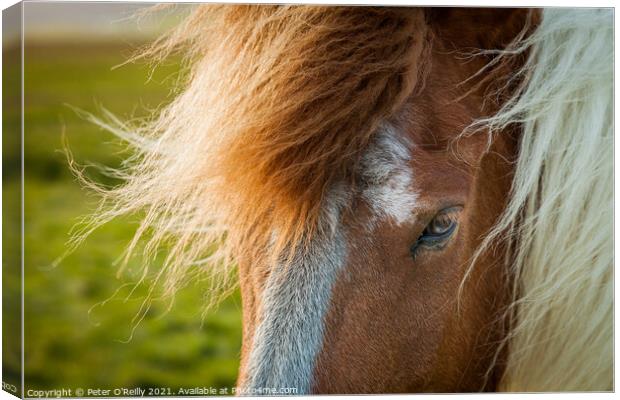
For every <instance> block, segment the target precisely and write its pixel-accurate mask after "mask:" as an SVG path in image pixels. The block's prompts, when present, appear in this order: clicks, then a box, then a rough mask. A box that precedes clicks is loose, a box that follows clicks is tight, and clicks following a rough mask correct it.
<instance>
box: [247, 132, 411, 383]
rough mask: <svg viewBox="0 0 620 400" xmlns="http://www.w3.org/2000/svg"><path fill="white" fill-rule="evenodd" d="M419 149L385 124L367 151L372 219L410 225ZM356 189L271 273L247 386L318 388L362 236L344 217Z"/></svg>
mask: <svg viewBox="0 0 620 400" xmlns="http://www.w3.org/2000/svg"><path fill="white" fill-rule="evenodd" d="M411 151H412V143H410V142H409V141H408V140H407V139H406V138H405V137H404V135H401V134H400V132H398V131H397V129H396V128H394V127H393V126H389V125H385V126H383V127H382V128H381V129H380V130H379V131H378V133H377V136H376V138H375V140H374V141H373V143H372V144H371V145H370V146H369V147H368V149H367V151H366V153H365V154H364V155H363V157H362V161H361V163H360V169H359V171H358V175H359V177H360V179H361V181H362V187H363V188H362V189H361V191H360V193H359V195H361V197H362V198H363V199H364V200H365V202H366V203H367V204H368V205H369V206H370V207H369V209H370V210H371V214H372V216H371V220H373V221H381V220H384V219H390V220H391V221H393V222H395V223H397V224H402V223H405V222H406V221H408V220H409V219H410V218H411V216H412V210H413V208H414V206H415V202H416V199H417V194H416V193H415V191H414V190H413V189H412V186H413V171H412V167H411V163H410V160H411V154H412V152H411ZM352 190H353V189H351V188H350V187H348V186H346V185H343V184H336V185H334V187H332V189H331V190H330V192H329V194H328V196H327V197H328V199H327V201H326V202H325V205H324V210H323V213H324V216H325V218H324V219H323V222H324V223H325V224H327V225H329V229H323V230H321V231H322V234H320V235H317V236H316V237H315V238H313V239H312V241H311V245H310V246H309V247H308V249H307V250H306V251H305V252H304V253H303V254H299V255H297V256H296V257H295V258H294V259H293V260H292V262H291V263H290V265H277V266H275V267H274V268H272V270H271V273H270V274H269V275H268V277H267V282H266V284H265V289H264V291H263V293H262V299H261V303H262V307H261V314H262V315H261V317H260V322H259V324H258V327H257V330H256V333H255V336H254V343H253V346H252V347H253V348H252V349H251V352H250V356H249V358H248V366H247V380H246V382H245V383H244V385H245V386H246V387H247V388H257V387H288V386H291V385H293V386H295V387H297V389H298V390H299V392H300V393H305V392H308V391H310V390H311V388H312V384H313V374H314V369H315V364H316V359H317V357H318V355H319V353H320V351H321V349H322V346H323V339H324V338H323V335H324V331H325V326H324V324H325V316H326V315H327V312H328V309H329V307H330V302H331V298H332V290H333V287H334V285H335V282H336V280H337V278H338V276H339V274H340V272H341V271H343V270H344V269H345V268H346V264H347V258H348V247H349V244H350V243H348V242H350V241H351V240H354V238H353V237H352V236H351V235H350V233H349V232H347V229H346V227H345V225H344V224H343V223H342V218H341V217H342V211H343V208H344V207H346V205H347V200H350V199H351V197H352V196H353V194H352V193H351V191H352ZM371 222H372V221H371ZM368 228H369V229H373V228H372V226H369V227H368Z"/></svg>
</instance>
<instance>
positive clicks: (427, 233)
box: [410, 207, 458, 258]
mask: <svg viewBox="0 0 620 400" xmlns="http://www.w3.org/2000/svg"><path fill="white" fill-rule="evenodd" d="M455 211H456V209H455V208H454V207H452V208H448V209H444V210H442V211H440V212H439V213H438V214H437V215H436V216H435V217H433V219H432V220H431V221H430V222H429V224H428V225H427V226H426V227H425V228H424V230H423V231H422V234H421V235H420V237H418V239H417V240H416V241H415V243H414V244H413V245H412V246H411V249H410V250H411V255H412V256H413V257H414V258H415V256H416V254H417V252H418V250H419V249H420V247H426V248H429V249H441V248H442V247H443V246H444V245H445V243H446V242H447V240H448V239H449V238H450V237H451V236H452V234H453V233H454V231H455V230H456V228H457V225H458V223H457V218H456V217H457V216H456V213H455ZM436 223H440V225H446V223H448V225H447V227H446V228H445V229H444V230H443V231H442V232H440V233H434V232H433V230H436V229H435V228H437V226H434V224H436Z"/></svg>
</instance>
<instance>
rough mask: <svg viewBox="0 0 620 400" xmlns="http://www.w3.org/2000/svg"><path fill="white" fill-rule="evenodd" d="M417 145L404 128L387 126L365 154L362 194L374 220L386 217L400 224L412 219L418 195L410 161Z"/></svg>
mask: <svg viewBox="0 0 620 400" xmlns="http://www.w3.org/2000/svg"><path fill="white" fill-rule="evenodd" d="M414 148H415V145H414V143H413V141H412V140H411V139H410V138H409V137H407V136H406V135H405V134H404V133H403V132H402V131H401V130H399V129H398V128H397V127H395V126H393V125H384V126H383V127H382V128H381V129H380V130H379V132H378V133H377V137H376V138H375V141H374V142H373V143H372V145H371V146H369V148H368V150H367V151H366V153H365V154H364V156H363V157H362V162H361V171H360V175H361V177H362V181H363V182H364V185H363V190H362V197H363V199H364V200H365V201H366V203H367V204H369V205H370V207H371V209H372V218H371V219H372V220H373V221H376V220H378V219H386V218H387V219H390V220H391V222H394V223H396V224H397V225H401V224H403V223H406V222H409V221H410V220H411V219H412V218H413V215H414V211H415V208H416V204H417V202H418V198H419V194H418V190H417V189H416V185H415V179H414V166H413V164H412V162H411V161H412V157H413V151H414Z"/></svg>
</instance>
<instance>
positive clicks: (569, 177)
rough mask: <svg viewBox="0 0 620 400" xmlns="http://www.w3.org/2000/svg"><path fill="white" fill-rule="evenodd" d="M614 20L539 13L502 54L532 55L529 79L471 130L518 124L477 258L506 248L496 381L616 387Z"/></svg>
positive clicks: (525, 73) (536, 386)
mask: <svg viewBox="0 0 620 400" xmlns="http://www.w3.org/2000/svg"><path fill="white" fill-rule="evenodd" d="M612 17H613V12H612V11H611V10H605V9H599V10H575V9H545V10H543V12H542V20H541V23H540V25H539V26H538V27H537V29H536V31H535V32H534V33H533V34H532V35H530V36H528V37H527V38H525V39H523V40H521V41H519V42H518V43H516V45H515V46H514V47H513V48H511V49H510V52H508V53H507V54H506V55H505V56H506V57H511V56H513V55H515V54H528V59H527V62H526V64H525V66H524V67H523V68H522V69H521V70H520V71H517V72H516V73H517V74H518V75H519V76H521V77H525V78H526V80H525V81H524V82H525V84H524V85H522V86H521V87H520V88H519V89H518V90H517V93H516V94H515V95H514V96H513V97H512V98H511V99H510V100H509V101H508V102H507V103H506V104H505V105H504V106H503V108H502V109H501V110H500V112H499V113H497V114H496V115H494V116H493V117H491V118H488V119H484V120H481V121H478V122H477V123H476V124H475V125H474V126H472V127H471V128H472V129H471V130H474V131H475V130H478V129H485V130H486V129H489V130H490V131H491V132H492V133H493V132H499V131H502V130H504V129H506V128H509V127H512V126H515V125H517V126H520V127H521V130H522V136H521V141H520V149H519V158H518V161H517V165H516V170H515V176H514V178H513V187H512V191H511V196H510V199H509V202H508V206H507V208H506V210H505V211H504V213H503V215H502V216H501V217H500V219H499V222H498V223H497V224H496V226H495V227H494V229H493V230H492V231H491V232H490V234H489V235H488V236H487V237H486V238H485V240H484V242H483V245H482V246H481V247H480V249H479V251H478V252H477V254H476V256H475V257H474V259H475V258H476V257H478V256H480V255H481V254H482V253H483V251H485V250H486V249H488V247H489V246H491V245H493V244H494V243H497V242H498V241H503V242H504V243H506V244H507V245H508V247H509V248H510V249H511V251H510V253H509V256H508V257H507V258H506V261H507V263H506V267H507V269H508V270H509V271H510V278H511V279H512V280H513V282H514V289H513V302H512V305H511V306H510V308H509V310H508V317H509V320H510V322H509V324H510V333H509V335H508V337H507V338H506V340H505V342H504V343H503V346H507V349H508V358H507V364H506V365H505V372H504V376H503V379H502V381H501V384H500V388H501V389H502V390H507V391H587V390H597V391H603V390H612V388H613V326H612V324H613V279H612V273H613V270H612V268H613V225H612V224H613V182H612V177H613V118H612V117H613V97H612V88H613V85H612V82H613V74H612V66H613V18H612ZM471 130H470V131H471ZM503 346H502V347H503Z"/></svg>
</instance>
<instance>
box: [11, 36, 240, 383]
mask: <svg viewBox="0 0 620 400" xmlns="http://www.w3.org/2000/svg"><path fill="white" fill-rule="evenodd" d="M130 53H131V47H130V46H126V45H122V46H121V45H111V44H106V43H93V44H88V45H85V44H82V45H74V44H69V43H67V44H55V45H43V44H32V45H28V46H27V47H26V50H25V165H26V167H25V168H26V172H25V365H24V367H25V377H26V390H28V389H55V388H63V387H65V388H76V387H81V388H103V389H113V388H118V387H136V386H140V387H143V388H147V387H169V388H172V389H176V388H191V387H195V386H201V387H202V386H207V387H208V386H213V387H230V386H233V385H234V382H235V379H236V373H237V368H238V359H239V351H240V344H241V312H240V311H241V304H240V299H239V294H238V293H237V292H236V293H235V294H234V295H233V296H231V297H229V298H227V299H226V300H224V301H223V302H222V303H221V304H220V306H219V307H218V308H217V309H215V310H213V311H211V312H210V313H208V314H207V316H206V317H205V318H204V319H203V318H202V316H201V313H202V311H203V304H204V303H205V296H208V295H209V293H208V292H207V290H208V287H207V285H206V284H204V283H196V284H195V285H191V286H189V287H187V288H185V289H183V290H181V291H180V292H179V293H178V295H177V297H176V300H175V303H174V305H173V307H172V309H171V310H170V311H168V312H167V311H166V310H167V308H168V303H167V302H163V301H162V302H156V303H155V304H154V305H153V307H152V308H151V309H150V311H149V312H148V313H147V315H146V317H145V318H144V320H143V321H142V322H141V323H140V324H139V325H138V326H137V327H136V329H135V331H134V332H133V335H132V326H133V325H132V324H133V323H132V319H133V318H134V316H135V315H136V314H137V313H138V311H139V308H140V305H141V303H142V300H143V299H144V296H145V295H146V292H147V290H148V285H142V286H140V287H138V288H137V290H135V292H134V293H133V294H132V295H131V296H130V297H129V298H128V296H129V294H130V290H131V289H132V285H131V283H132V282H135V281H136V280H137V278H138V276H139V273H140V270H139V268H138V265H139V261H140V260H139V259H138V258H136V259H133V260H132V261H131V263H130V265H129V269H128V270H127V272H126V273H124V274H122V276H120V277H117V276H116V274H117V267H116V266H115V265H114V262H115V260H116V259H117V258H118V257H119V256H120V255H121V253H122V251H123V249H124V247H125V245H126V244H127V243H128V241H129V240H130V239H131V237H132V234H133V231H134V229H135V228H136V221H135V218H134V219H133V220H132V219H131V218H126V219H119V220H117V221H113V222H112V223H109V224H108V225H106V226H104V227H103V228H101V229H100V230H98V231H96V232H95V233H94V234H93V235H92V236H91V237H90V238H89V239H88V240H87V242H86V243H84V244H83V245H82V246H81V247H79V248H78V249H77V251H75V252H74V253H73V254H71V255H69V256H68V257H67V258H66V259H64V260H63V261H62V263H61V264H60V265H58V266H57V267H55V268H51V266H50V265H51V263H52V262H53V261H54V260H55V259H56V258H57V257H59V256H61V255H62V254H63V252H64V251H65V249H66V241H67V240H68V239H69V235H68V233H69V231H70V229H71V227H72V226H73V225H74V224H75V223H76V222H77V220H78V219H79V218H80V217H82V216H84V215H86V214H88V213H89V212H91V211H92V210H93V209H94V206H95V204H96V199H95V198H94V197H93V196H91V195H89V194H88V192H87V191H85V190H84V189H82V188H81V187H80V185H79V184H78V183H77V182H76V181H75V179H74V178H73V176H72V175H71V173H70V172H69V170H68V168H67V162H66V160H65V156H64V154H63V153H62V151H61V149H62V133H63V132H64V133H65V135H66V138H67V140H68V143H69V147H70V149H71V151H72V153H73V156H74V158H75V160H76V161H77V162H80V163H89V162H92V163H98V164H104V165H108V166H113V167H114V166H118V165H119V163H120V161H121V160H122V158H123V156H124V155H125V156H126V153H121V152H120V150H121V149H122V146H121V145H120V143H119V141H118V140H117V139H116V138H114V137H113V136H112V135H111V134H109V133H107V132H104V131H102V130H100V129H99V128H97V127H95V126H93V125H92V124H90V123H88V122H86V121H84V120H83V119H82V118H80V117H79V116H78V115H77V114H76V113H75V112H74V111H73V110H72V109H71V108H70V107H69V106H67V105H70V106H73V107H77V108H80V109H83V110H86V111H89V112H93V113H94V114H97V113H99V112H100V111H99V110H98V107H100V106H101V107H105V108H106V109H108V110H110V111H111V112H113V113H114V114H116V115H117V116H119V117H121V118H122V119H129V118H136V117H141V116H144V115H145V114H146V112H147V110H149V109H154V108H156V107H158V106H160V105H161V104H163V103H165V102H166V101H167V100H169V98H170V94H171V88H172V87H173V86H174V85H173V84H174V82H175V79H176V78H177V77H178V73H177V68H178V66H177V65H176V64H175V63H174V62H172V63H170V64H168V65H163V66H160V67H158V68H157V69H156V70H155V74H154V75H153V77H152V79H150V80H149V81H148V82H147V78H148V75H149V66H148V65H145V64H129V65H126V66H123V67H120V68H117V69H112V67H113V66H115V65H117V64H119V63H121V62H122V61H124V60H125V59H126V58H127V56H128V55H129V54H130ZM16 140H18V138H16ZM5 153H6V152H5ZM6 156H7V155H6V154H5V168H9V172H11V171H13V169H14V170H15V173H13V174H9V178H8V180H5V182H4V190H5V191H8V193H12V192H14V191H16V190H17V189H18V184H19V181H18V180H17V178H18V174H17V171H18V168H17V167H16V165H18V164H16V163H18V162H19V157H18V154H12V155H11V154H9V155H8V158H6ZM11 166H13V169H11ZM87 172H88V174H89V176H90V177H91V178H93V179H95V180H98V181H101V182H103V183H106V184H115V183H118V182H114V181H112V180H110V178H104V177H103V176H102V175H101V174H99V173H97V171H96V170H94V169H89V170H88V171H87ZM5 175H6V174H5ZM152 269H156V267H155V266H153V267H152ZM106 300H108V301H107V302H105V303H103V304H101V303H102V302H104V301H106ZM129 338H131V340H128V339H129Z"/></svg>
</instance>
